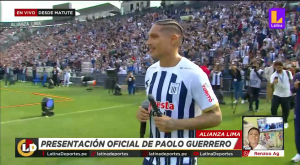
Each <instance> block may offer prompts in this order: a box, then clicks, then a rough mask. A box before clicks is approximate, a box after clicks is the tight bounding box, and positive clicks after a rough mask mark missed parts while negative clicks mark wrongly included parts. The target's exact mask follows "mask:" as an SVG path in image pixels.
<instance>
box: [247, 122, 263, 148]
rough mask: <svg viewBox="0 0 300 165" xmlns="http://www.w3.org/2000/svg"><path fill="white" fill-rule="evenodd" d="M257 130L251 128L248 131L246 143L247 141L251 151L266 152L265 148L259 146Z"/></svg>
mask: <svg viewBox="0 0 300 165" xmlns="http://www.w3.org/2000/svg"><path fill="white" fill-rule="evenodd" d="M259 135H260V132H259V129H257V128H255V127H252V128H250V129H249V131H248V141H249V147H251V150H267V148H266V147H265V146H263V145H261V144H259V143H258V142H259Z"/></svg>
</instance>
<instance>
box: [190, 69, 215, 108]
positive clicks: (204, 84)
mask: <svg viewBox="0 0 300 165" xmlns="http://www.w3.org/2000/svg"><path fill="white" fill-rule="evenodd" d="M204 74H205V73H204V72H202V73H200V74H199V75H194V76H192V77H193V78H192V80H191V82H190V87H191V93H192V97H193V99H194V100H195V102H196V104H197V105H198V106H199V107H200V109H201V110H202V111H203V112H205V111H209V110H211V109H213V108H214V107H216V106H218V103H219V102H218V99H217V97H216V95H215V93H214V91H213V89H212V87H211V85H210V82H209V80H208V78H207V77H206V76H204Z"/></svg>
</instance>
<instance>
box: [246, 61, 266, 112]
mask: <svg viewBox="0 0 300 165" xmlns="http://www.w3.org/2000/svg"><path fill="white" fill-rule="evenodd" d="M263 73H264V72H263V70H262V69H260V68H259V63H257V62H256V63H253V64H252V69H251V72H250V81H249V82H250V84H249V88H250V101H249V111H253V102H255V111H256V112H257V111H258V108H259V92H260V87H261V82H262V80H263Z"/></svg>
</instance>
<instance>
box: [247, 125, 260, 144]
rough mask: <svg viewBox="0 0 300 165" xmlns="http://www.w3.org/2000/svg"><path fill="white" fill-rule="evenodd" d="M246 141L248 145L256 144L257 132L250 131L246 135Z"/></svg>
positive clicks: (257, 139)
mask: <svg viewBox="0 0 300 165" xmlns="http://www.w3.org/2000/svg"><path fill="white" fill-rule="evenodd" d="M248 140H249V142H250V144H258V141H259V132H258V131H257V130H255V129H253V130H251V131H250V132H249V134H248Z"/></svg>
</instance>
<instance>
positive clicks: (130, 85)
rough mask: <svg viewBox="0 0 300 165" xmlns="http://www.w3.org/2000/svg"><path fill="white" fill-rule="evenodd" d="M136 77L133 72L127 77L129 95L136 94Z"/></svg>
mask: <svg viewBox="0 0 300 165" xmlns="http://www.w3.org/2000/svg"><path fill="white" fill-rule="evenodd" d="M134 81H135V77H134V76H133V75H132V73H131V72H129V74H128V76H127V77H126V82H127V86H128V94H129V95H131V94H135V83H134Z"/></svg>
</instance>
